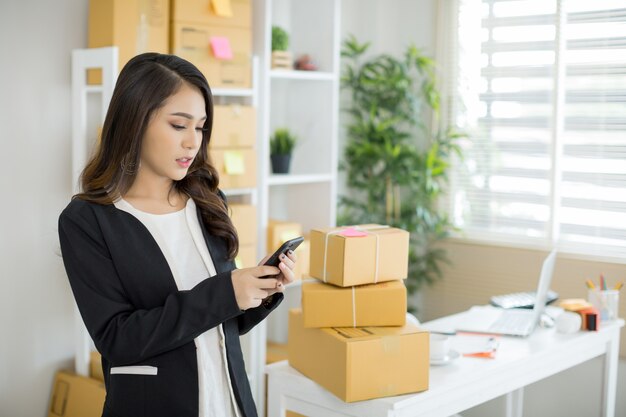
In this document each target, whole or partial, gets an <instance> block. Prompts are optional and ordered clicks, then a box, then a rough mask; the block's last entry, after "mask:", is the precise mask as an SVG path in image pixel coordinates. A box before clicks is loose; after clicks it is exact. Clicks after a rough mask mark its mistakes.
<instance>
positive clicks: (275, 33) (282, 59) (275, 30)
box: [272, 26, 293, 69]
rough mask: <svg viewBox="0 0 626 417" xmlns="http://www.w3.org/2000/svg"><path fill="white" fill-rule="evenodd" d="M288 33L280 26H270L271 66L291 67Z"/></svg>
mask: <svg viewBox="0 0 626 417" xmlns="http://www.w3.org/2000/svg"><path fill="white" fill-rule="evenodd" d="M288 48H289V34H287V32H286V31H285V30H284V29H283V28H281V27H280V26H272V68H280V69H292V68H293V64H292V57H291V52H288V51H287V49H288Z"/></svg>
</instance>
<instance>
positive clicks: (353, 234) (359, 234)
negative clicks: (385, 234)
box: [339, 227, 367, 237]
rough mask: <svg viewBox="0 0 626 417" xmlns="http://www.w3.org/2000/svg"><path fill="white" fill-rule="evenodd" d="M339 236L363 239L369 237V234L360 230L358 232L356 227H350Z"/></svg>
mask: <svg viewBox="0 0 626 417" xmlns="http://www.w3.org/2000/svg"><path fill="white" fill-rule="evenodd" d="M339 234H340V235H341V236H345V237H363V236H367V233H365V232H361V231H360V230H356V229H355V228H354V227H348V228H347V229H346V230H343V231H342V232H341V233H339Z"/></svg>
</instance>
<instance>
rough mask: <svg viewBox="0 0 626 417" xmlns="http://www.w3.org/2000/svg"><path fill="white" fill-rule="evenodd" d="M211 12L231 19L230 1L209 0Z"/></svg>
mask: <svg viewBox="0 0 626 417" xmlns="http://www.w3.org/2000/svg"><path fill="white" fill-rule="evenodd" d="M211 5H212V6H213V11H214V12H215V14H216V15H218V16H221V17H233V9H232V8H231V7H230V0H211Z"/></svg>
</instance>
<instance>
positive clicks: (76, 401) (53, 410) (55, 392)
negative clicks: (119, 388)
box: [48, 371, 106, 417]
mask: <svg viewBox="0 0 626 417" xmlns="http://www.w3.org/2000/svg"><path fill="white" fill-rule="evenodd" d="M105 395H106V393H105V390H104V383H103V382H101V381H98V380H95V379H93V378H87V377H84V376H80V375H75V374H72V373H69V372H65V371H59V372H57V374H56V377H55V379H54V385H53V388H52V396H51V397H50V406H49V408H48V417H100V416H101V415H102V408H103V407H104V397H105Z"/></svg>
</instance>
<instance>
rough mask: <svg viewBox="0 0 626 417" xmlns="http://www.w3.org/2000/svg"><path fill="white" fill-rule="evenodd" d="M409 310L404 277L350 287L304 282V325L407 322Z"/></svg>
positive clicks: (333, 325)
mask: <svg viewBox="0 0 626 417" xmlns="http://www.w3.org/2000/svg"><path fill="white" fill-rule="evenodd" d="M406 311H407V310H406V287H405V286H404V282H402V281H388V282H381V283H379V284H368V285H359V286H356V287H347V288H342V287H337V286H335V285H331V284H324V283H323V282H319V281H313V280H311V281H306V282H303V283H302V312H303V316H304V327H350V326H353V327H357V326H359V327H364V326H404V324H405V322H406Z"/></svg>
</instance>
